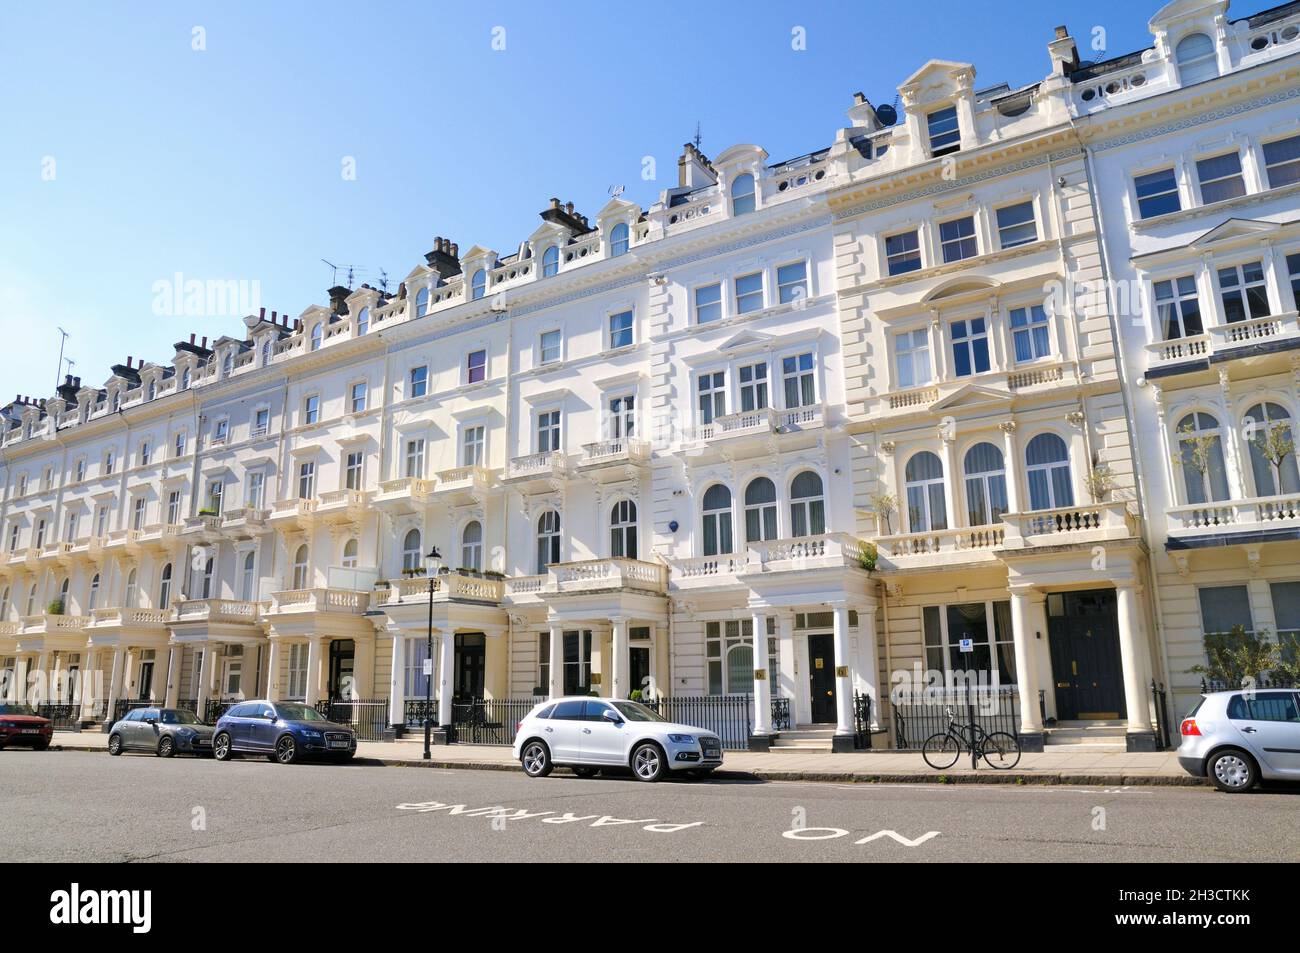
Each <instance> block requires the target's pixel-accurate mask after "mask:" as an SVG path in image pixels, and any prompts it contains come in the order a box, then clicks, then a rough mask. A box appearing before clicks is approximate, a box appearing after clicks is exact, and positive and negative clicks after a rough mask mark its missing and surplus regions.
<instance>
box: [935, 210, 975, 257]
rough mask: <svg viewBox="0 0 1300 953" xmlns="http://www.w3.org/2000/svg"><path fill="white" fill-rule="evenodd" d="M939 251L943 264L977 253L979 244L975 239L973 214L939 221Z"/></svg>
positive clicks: (973, 255)
mask: <svg viewBox="0 0 1300 953" xmlns="http://www.w3.org/2000/svg"><path fill="white" fill-rule="evenodd" d="M939 251H940V252H941V253H942V258H943V260H944V263H945V264H946V263H948V262H953V261H962V260H963V259H966V258H974V257H975V256H976V255H977V254H979V245H978V243H977V242H976V241H975V216H974V215H965V216H963V217H961V218H954V219H949V220H948V221H946V222H940V223H939Z"/></svg>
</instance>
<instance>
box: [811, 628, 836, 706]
mask: <svg viewBox="0 0 1300 953" xmlns="http://www.w3.org/2000/svg"><path fill="white" fill-rule="evenodd" d="M808 691H809V700H810V702H811V708H812V720H813V722H814V723H815V724H827V723H829V722H834V721H835V642H834V640H833V639H832V637H831V636H830V635H827V634H823V635H810V636H808Z"/></svg>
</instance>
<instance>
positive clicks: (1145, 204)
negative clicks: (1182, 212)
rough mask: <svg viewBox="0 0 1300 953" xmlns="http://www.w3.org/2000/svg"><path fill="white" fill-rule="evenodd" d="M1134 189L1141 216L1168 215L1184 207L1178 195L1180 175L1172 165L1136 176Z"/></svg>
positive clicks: (1139, 215)
mask: <svg viewBox="0 0 1300 953" xmlns="http://www.w3.org/2000/svg"><path fill="white" fill-rule="evenodd" d="M1133 191H1134V194H1135V195H1136V196H1137V204H1138V217H1139V218H1155V217H1156V216H1157V215H1168V214H1170V213H1171V212H1177V211H1178V210H1179V209H1181V208H1182V207H1183V203H1182V200H1181V199H1180V198H1179V197H1178V176H1177V175H1175V174H1174V170H1173V168H1172V167H1171V168H1168V169H1158V170H1156V171H1155V172H1147V173H1144V174H1143V175H1138V176H1134V177H1133Z"/></svg>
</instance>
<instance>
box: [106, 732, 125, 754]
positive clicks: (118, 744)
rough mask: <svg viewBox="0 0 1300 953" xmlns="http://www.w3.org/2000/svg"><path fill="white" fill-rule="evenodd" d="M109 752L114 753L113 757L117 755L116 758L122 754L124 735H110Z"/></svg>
mask: <svg viewBox="0 0 1300 953" xmlns="http://www.w3.org/2000/svg"><path fill="white" fill-rule="evenodd" d="M108 753H109V754H111V755H112V756H113V757H115V758H116V757H117V756H118V755H120V754H121V753H122V736H121V735H109V736H108Z"/></svg>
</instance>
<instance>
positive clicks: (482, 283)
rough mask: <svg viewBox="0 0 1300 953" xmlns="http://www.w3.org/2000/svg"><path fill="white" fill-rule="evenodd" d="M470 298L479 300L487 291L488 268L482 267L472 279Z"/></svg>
mask: <svg viewBox="0 0 1300 953" xmlns="http://www.w3.org/2000/svg"><path fill="white" fill-rule="evenodd" d="M469 288H470V300H471V301H477V300H478V299H479V298H481V297H483V295H484V294H485V293H486V292H487V269H485V268H480V269H479V270H478V271H476V272H474V277H473V278H471V279H470V283H469Z"/></svg>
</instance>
